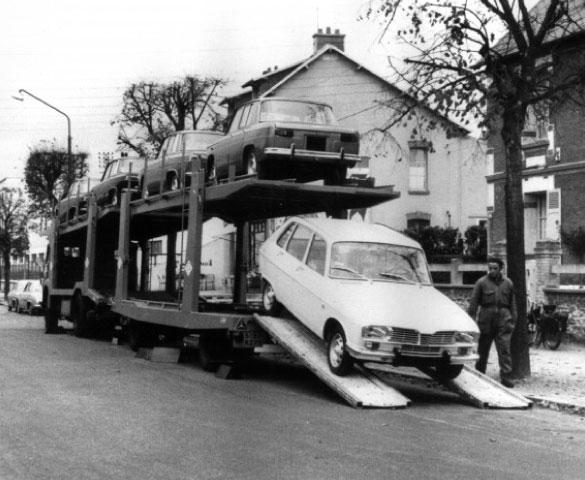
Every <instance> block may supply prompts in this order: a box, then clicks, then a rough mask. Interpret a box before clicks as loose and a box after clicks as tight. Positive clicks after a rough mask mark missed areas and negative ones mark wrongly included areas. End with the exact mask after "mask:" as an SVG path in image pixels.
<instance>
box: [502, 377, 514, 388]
mask: <svg viewBox="0 0 585 480" xmlns="http://www.w3.org/2000/svg"><path fill="white" fill-rule="evenodd" d="M502 385H503V386H504V387H506V388H514V382H513V381H512V380H509V379H507V378H502Z"/></svg>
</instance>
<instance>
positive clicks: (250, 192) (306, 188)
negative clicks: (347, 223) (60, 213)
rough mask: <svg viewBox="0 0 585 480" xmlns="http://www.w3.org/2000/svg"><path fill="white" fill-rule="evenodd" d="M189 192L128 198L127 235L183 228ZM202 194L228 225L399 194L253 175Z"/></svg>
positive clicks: (109, 214)
mask: <svg viewBox="0 0 585 480" xmlns="http://www.w3.org/2000/svg"><path fill="white" fill-rule="evenodd" d="M191 191H192V188H189V189H185V190H176V191H172V192H164V193H162V194H161V195H156V196H154V197H149V198H147V199H139V200H135V201H133V202H131V203H130V216H131V218H132V224H133V233H132V235H133V236H135V235H137V236H140V235H141V233H142V232H144V233H146V232H148V235H149V236H151V237H153V236H157V235H164V234H167V233H169V232H172V231H179V230H181V229H186V228H187V224H186V221H187V217H188V215H187V213H188V209H189V194H190V192H191ZM202 192H203V196H204V198H203V199H202V201H203V202H202V204H203V216H204V218H206V219H207V218H212V217H219V218H221V219H223V220H224V221H226V222H228V223H240V222H246V221H253V220H260V219H267V218H275V217H285V216H290V215H303V214H309V213H317V212H328V211H339V210H347V209H360V208H368V207H373V206H375V205H379V204H381V203H384V202H387V201H390V200H393V199H396V198H398V197H399V196H400V193H399V192H396V191H394V187H393V186H392V185H388V186H383V187H359V186H353V185H343V186H329V185H328V186H325V185H317V184H304V183H293V182H288V181H275V180H258V179H257V178H254V177H252V178H245V179H241V180H236V181H232V182H226V183H222V184H218V185H212V186H206V187H205V188H204V189H203V190H202ZM118 215H119V207H106V208H101V209H100V210H99V212H98V216H97V218H98V220H99V221H100V222H102V221H105V220H104V219H106V218H109V219H111V220H112V222H114V223H115V222H117V220H116V219H117V218H118ZM86 225H87V215H84V216H80V217H79V218H77V219H73V221H69V222H67V223H63V224H61V225H60V227H59V232H60V233H69V232H74V231H75V230H78V229H81V228H84V227H85V226H86Z"/></svg>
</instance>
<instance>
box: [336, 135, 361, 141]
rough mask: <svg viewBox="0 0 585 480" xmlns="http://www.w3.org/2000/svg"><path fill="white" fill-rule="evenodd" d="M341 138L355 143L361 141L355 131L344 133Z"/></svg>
mask: <svg viewBox="0 0 585 480" xmlns="http://www.w3.org/2000/svg"><path fill="white" fill-rule="evenodd" d="M340 140H341V141H342V142H347V143H350V142H351V143H355V142H358V141H359V137H358V136H357V135H356V134H355V133H342V134H341V137H340Z"/></svg>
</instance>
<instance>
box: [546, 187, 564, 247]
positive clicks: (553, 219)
mask: <svg viewBox="0 0 585 480" xmlns="http://www.w3.org/2000/svg"><path fill="white" fill-rule="evenodd" d="M560 230H561V190H560V189H558V188H557V189H554V190H550V191H548V192H546V238H547V239H548V240H560Z"/></svg>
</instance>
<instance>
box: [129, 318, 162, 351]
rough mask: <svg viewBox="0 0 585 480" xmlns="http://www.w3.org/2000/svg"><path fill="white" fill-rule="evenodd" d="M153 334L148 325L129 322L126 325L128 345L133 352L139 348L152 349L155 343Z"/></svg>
mask: <svg viewBox="0 0 585 480" xmlns="http://www.w3.org/2000/svg"><path fill="white" fill-rule="evenodd" d="M155 333H156V332H155V330H154V328H152V327H151V326H150V325H148V324H145V323H143V322H137V321H131V322H130V324H129V325H128V345H130V348H131V349H132V351H134V352H137V351H138V350H139V349H140V348H152V347H153V346H154V344H155V341H156V338H155Z"/></svg>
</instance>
